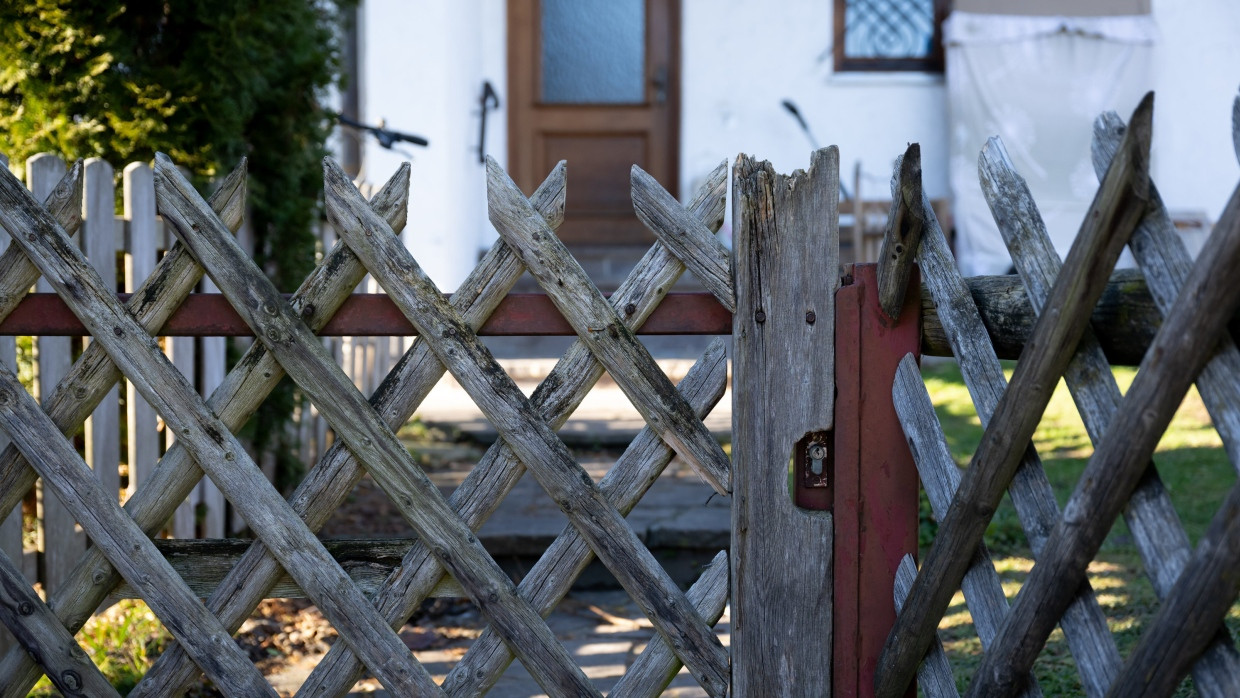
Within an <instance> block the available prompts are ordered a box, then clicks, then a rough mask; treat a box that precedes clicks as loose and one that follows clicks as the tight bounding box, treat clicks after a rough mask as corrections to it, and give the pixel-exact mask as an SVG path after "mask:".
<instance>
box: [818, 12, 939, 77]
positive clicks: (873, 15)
mask: <svg viewBox="0 0 1240 698" xmlns="http://www.w3.org/2000/svg"><path fill="white" fill-rule="evenodd" d="M947 10H948V0H835V38H834V54H835V69H836V70H837V71H919V72H928V73H941V72H943V44H942V40H941V38H942V35H941V33H940V30H939V26H940V24H941V23H942V21H943V18H944V17H945V16H947Z"/></svg>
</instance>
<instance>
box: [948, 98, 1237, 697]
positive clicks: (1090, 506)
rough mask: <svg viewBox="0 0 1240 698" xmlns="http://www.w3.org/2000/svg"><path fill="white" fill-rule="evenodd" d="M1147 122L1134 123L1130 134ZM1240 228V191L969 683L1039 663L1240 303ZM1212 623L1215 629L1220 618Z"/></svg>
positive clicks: (994, 680)
mask: <svg viewBox="0 0 1240 698" xmlns="http://www.w3.org/2000/svg"><path fill="white" fill-rule="evenodd" d="M1134 121H1135V118H1134ZM1138 128H1139V127H1133V128H1132V129H1130V131H1129V133H1130V134H1131V132H1132V131H1134V130H1137V129H1138ZM1127 138H1128V136H1126V137H1125V139H1126V140H1127ZM1122 157H1123V150H1121V154H1120V155H1117V156H1116V159H1115V160H1114V161H1113V162H1112V165H1111V170H1110V171H1111V172H1113V171H1114V170H1115V168H1116V164H1117V163H1119V162H1120V160H1121V158H1122ZM1108 177H1109V174H1108ZM1238 228H1240V190H1238V191H1236V192H1235V193H1233V195H1232V198H1231V200H1230V201H1229V202H1228V205H1227V208H1226V210H1224V212H1223V215H1222V216H1221V217H1220V220H1219V223H1218V224H1217V225H1216V226H1215V230H1214V234H1212V235H1211V237H1210V239H1209V241H1208V242H1207V243H1206V246H1205V248H1203V250H1202V252H1201V255H1200V256H1199V257H1198V263H1197V265H1196V266H1195V267H1194V268H1193V271H1192V273H1191V274H1190V275H1189V279H1188V281H1187V283H1186V284H1185V286H1184V289H1183V290H1182V291H1181V293H1180V295H1179V296H1178V297H1177V299H1176V303H1175V305H1174V306H1173V307H1172V311H1171V312H1170V313H1168V315H1167V320H1166V322H1165V323H1164V324H1163V326H1162V328H1161V329H1160V330H1159V333H1158V336H1157V338H1156V339H1155V342H1154V346H1153V347H1151V348H1150V351H1149V352H1148V353H1147V354H1146V359H1145V361H1143V362H1142V364H1141V367H1140V369H1139V370H1138V372H1137V378H1136V379H1134V381H1133V384H1132V386H1131V387H1130V388H1129V389H1128V391H1127V393H1126V394H1125V396H1124V399H1123V402H1122V403H1121V404H1120V408H1119V411H1118V413H1117V414H1116V416H1115V418H1114V419H1113V420H1112V421H1111V424H1110V426H1109V428H1108V429H1107V432H1106V435H1105V437H1104V438H1103V439H1102V441H1101V443H1100V444H1098V446H1097V448H1096V450H1095V451H1094V455H1093V457H1092V458H1091V459H1090V461H1089V464H1088V465H1087V466H1086V468H1085V472H1084V473H1082V475H1081V479H1080V480H1079V482H1078V483H1077V487H1076V490H1075V491H1074V492H1073V494H1072V498H1071V499H1069V501H1068V504H1067V505H1066V506H1065V507H1064V515H1063V518H1062V520H1061V522H1060V523H1059V525H1057V526H1056V527H1055V529H1054V530H1053V531H1052V532H1051V537H1050V539H1049V540H1048V541H1047V544H1046V548H1045V550H1044V552H1043V555H1042V556H1041V557H1040V558H1039V560H1038V564H1037V565H1035V566H1034V568H1033V572H1032V573H1031V574H1030V575H1029V578H1028V579H1027V581H1026V583H1025V586H1024V588H1023V589H1022V590H1021V594H1020V595H1019V596H1018V597H1017V599H1016V603H1015V604H1013V606H1012V611H1011V613H1010V614H1009V616H1008V622H1007V624H1005V626H1004V628H1003V630H1002V631H1001V632H1000V634H999V637H998V638H996V641H995V645H994V649H992V651H991V652H988V653H987V654H986V657H985V658H984V659H983V662H982V665H981V667H980V668H979V670H978V673H977V675H976V676H975V678H974V682H973V685H972V686H970V693H971V694H973V695H987V694H988V693H987V692H988V691H993V690H1002V687H1004V686H1008V685H1011V683H1012V682H1013V681H1016V680H1018V679H1015V678H1014V677H1012V676H1011V672H1013V671H1022V670H1027V669H1028V668H1029V667H1030V666H1031V665H1032V663H1033V659H1034V657H1035V656H1036V655H1037V652H1038V651H1039V650H1040V648H1041V647H1042V645H1043V643H1044V642H1045V640H1046V637H1047V636H1048V635H1049V634H1050V631H1051V629H1052V628H1053V626H1054V619H1055V617H1056V616H1057V614H1058V613H1059V612H1060V610H1061V609H1062V608H1063V606H1064V602H1063V595H1064V594H1063V592H1064V589H1065V588H1068V589H1071V588H1072V587H1071V586H1069V585H1075V584H1078V583H1079V582H1080V580H1082V579H1084V577H1085V570H1086V567H1087V565H1088V564H1089V561H1090V560H1091V559H1092V558H1093V556H1094V554H1096V553H1097V550H1098V546H1099V545H1101V543H1102V539H1103V537H1105V535H1106V533H1107V531H1109V530H1110V527H1111V523H1112V522H1113V521H1114V519H1115V517H1116V516H1117V515H1118V514H1119V512H1120V510H1121V509H1122V508H1123V506H1124V505H1125V503H1126V502H1127V499H1128V495H1129V494H1130V493H1131V492H1132V490H1133V489H1134V488H1135V486H1136V485H1137V483H1138V482H1139V481H1140V478H1141V476H1142V474H1143V473H1144V472H1145V467H1146V465H1147V464H1148V462H1149V458H1150V455H1151V454H1152V453H1153V450H1154V447H1155V446H1156V445H1157V442H1158V440H1159V438H1160V437H1161V435H1162V432H1163V430H1164V429H1165V428H1166V426H1167V423H1168V422H1169V421H1170V418H1171V415H1172V414H1173V413H1174V412H1175V409H1176V408H1177V407H1178V406H1179V404H1180V401H1181V400H1182V399H1183V396H1184V393H1185V391H1186V390H1187V389H1188V386H1189V385H1190V384H1191V382H1192V380H1193V378H1194V376H1196V375H1197V373H1198V372H1199V371H1200V370H1201V368H1202V366H1204V365H1205V362H1206V361H1207V360H1208V359H1209V357H1210V355H1211V354H1212V353H1213V349H1214V346H1215V343H1216V341H1217V337H1218V335H1219V333H1220V332H1221V331H1222V330H1223V328H1224V327H1225V326H1226V321H1227V319H1228V318H1229V317H1230V316H1231V314H1232V313H1233V312H1235V310H1236V309H1237V307H1240V294H1236V293H1235V291H1234V289H1233V288H1231V286H1230V285H1229V284H1222V283H1218V282H1219V280H1221V279H1224V278H1227V275H1228V273H1229V271H1228V270H1229V269H1234V265H1235V264H1236V263H1237V261H1240V234H1237V233H1238V232H1240V231H1238V230H1237V229H1238ZM1065 266H1066V265H1065ZM1048 305H1049V303H1048ZM1218 621H1221V617H1220V618H1219V619H1218ZM1210 628H1211V629H1210V633H1211V636H1212V635H1213V631H1214V629H1216V628H1217V623H1216V624H1215V625H1214V626H1210Z"/></svg>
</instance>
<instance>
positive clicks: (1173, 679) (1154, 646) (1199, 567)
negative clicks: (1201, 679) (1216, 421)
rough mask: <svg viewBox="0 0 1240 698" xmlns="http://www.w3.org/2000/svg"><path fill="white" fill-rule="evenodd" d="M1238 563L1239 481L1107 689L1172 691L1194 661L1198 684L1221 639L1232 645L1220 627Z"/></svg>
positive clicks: (1238, 580) (1238, 588) (1237, 587)
mask: <svg viewBox="0 0 1240 698" xmlns="http://www.w3.org/2000/svg"><path fill="white" fill-rule="evenodd" d="M1238 569H1240V487H1235V486H1233V487H1232V489H1231V491H1230V492H1229V493H1228V494H1227V498H1226V499H1224V500H1223V503H1222V505H1221V506H1220V507H1219V509H1218V511H1217V512H1216V513H1215V514H1214V518H1213V519H1212V520H1211V521H1210V527H1209V528H1208V529H1207V530H1206V534H1205V535H1204V536H1203V537H1202V538H1201V540H1200V541H1199V542H1198V544H1197V548H1196V550H1195V551H1194V552H1193V556H1192V557H1191V558H1190V559H1189V561H1188V564H1186V565H1185V566H1184V572H1183V573H1182V574H1181V575H1180V578H1179V580H1177V581H1176V583H1175V585H1174V586H1173V587H1172V588H1171V590H1170V591H1169V592H1168V594H1167V598H1166V600H1165V601H1164V602H1163V604H1162V605H1161V606H1160V607H1159V609H1158V615H1156V616H1155V617H1154V620H1153V622H1151V623H1148V624H1146V626H1145V627H1144V629H1143V630H1144V632H1143V633H1142V635H1141V641H1140V642H1139V643H1138V644H1137V647H1136V649H1135V650H1133V652H1132V654H1131V655H1129V657H1128V660H1127V661H1126V662H1125V663H1124V667H1123V670H1122V671H1121V672H1120V675H1119V676H1118V677H1117V678H1116V679H1115V683H1114V684H1113V685H1112V686H1111V691H1110V693H1109V694H1108V695H1110V696H1115V697H1122V696H1132V695H1142V696H1169V695H1171V694H1172V693H1173V692H1174V691H1175V690H1176V688H1178V687H1179V685H1180V683H1181V682H1182V681H1183V678H1184V674H1186V673H1187V672H1188V670H1189V668H1190V665H1191V668H1192V671H1193V677H1194V678H1193V683H1194V685H1196V676H1197V672H1198V671H1199V669H1200V667H1201V665H1202V662H1203V661H1205V660H1207V658H1209V657H1210V656H1211V655H1214V654H1215V653H1216V652H1217V650H1216V649H1215V648H1216V647H1217V646H1218V645H1219V644H1220V643H1223V642H1225V643H1227V644H1228V645H1229V646H1230V641H1231V638H1230V637H1229V636H1227V635H1224V634H1222V633H1219V632H1218V629H1219V627H1220V624H1221V623H1222V621H1223V619H1224V618H1225V617H1226V615H1227V613H1228V612H1229V611H1230V609H1231V607H1232V604H1233V603H1234V602H1235V599H1236V594H1237V592H1240V574H1238V573H1237V570H1238ZM1224 627H1225V626H1224ZM1199 655H1200V657H1199ZM1219 695H1227V694H1222V693H1220V694H1219ZM1231 695H1235V694H1234V693H1233V694H1231Z"/></svg>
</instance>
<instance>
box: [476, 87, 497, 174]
mask: <svg viewBox="0 0 1240 698" xmlns="http://www.w3.org/2000/svg"><path fill="white" fill-rule="evenodd" d="M478 106H479V109H480V111H479V114H480V115H481V117H482V118H481V119H480V122H479V124H478V162H479V163H485V162H486V161H487V147H486V146H487V112H490V111H496V110H498V109H499V95H498V94H496V93H495V88H494V87H493V86H492V85H491V81H490V80H483V81H482V95H481V96H480V97H479V98H478Z"/></svg>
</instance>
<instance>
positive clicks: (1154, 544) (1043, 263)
mask: <svg viewBox="0 0 1240 698" xmlns="http://www.w3.org/2000/svg"><path fill="white" fill-rule="evenodd" d="M978 173H979V175H980V178H981V183H982V193H983V194H984V195H985V196H986V200H987V203H988V204H989V205H990V209H991V211H992V212H993V214H994V218H995V222H996V223H997V224H998V226H999V231H1000V233H1001V234H1002V235H1003V239H1004V241H1005V243H1006V244H1007V246H1008V250H1009V251H1010V252H1011V256H1012V260H1013V262H1015V264H1016V268H1017V270H1018V271H1019V272H1020V275H1021V278H1022V280H1023V281H1024V284H1025V289H1026V291H1027V292H1028V296H1029V300H1030V302H1031V304H1032V306H1033V308H1034V312H1037V313H1041V312H1042V311H1043V310H1044V308H1043V305H1044V303H1045V302H1046V297H1047V295H1048V294H1049V293H1050V288H1051V285H1052V284H1053V283H1054V280H1055V276H1056V275H1057V274H1058V273H1059V267H1060V262H1059V255H1058V254H1057V253H1056V252H1055V248H1054V246H1053V245H1052V244H1051V240H1050V236H1049V235H1048V234H1047V232H1046V227H1045V225H1044V224H1043V222H1042V216H1041V214H1040V213H1039V212H1038V208H1037V204H1036V203H1035V202H1034V201H1033V195H1032V194H1031V193H1030V192H1029V188H1028V187H1027V186H1026V185H1025V181H1024V178H1022V177H1021V176H1020V175H1019V174H1018V173H1017V172H1016V170H1015V167H1014V166H1013V165H1012V162H1011V160H1010V159H1009V158H1008V156H1007V151H1006V150H1005V149H1004V147H1003V143H1002V142H1001V141H999V139H998V138H991V139H990V140H989V141H988V142H987V144H986V146H985V147H984V148H983V149H982V154H981V158H980V160H979V162H978ZM1150 193H1151V200H1152V201H1153V200H1154V196H1155V195H1156V192H1155V190H1154V188H1153V183H1151V185H1150ZM1156 213H1157V210H1156V208H1152V209H1151V214H1150V215H1156ZM1147 218H1148V217H1147ZM1145 228H1146V226H1144V225H1142V226H1138V228H1137V230H1136V231H1134V232H1133V241H1132V244H1131V247H1132V248H1133V249H1134V250H1140V251H1141V257H1142V258H1145V259H1148V258H1149V257H1158V256H1161V255H1155V254H1152V253H1151V252H1150V251H1149V248H1148V246H1147V244H1146V243H1149V242H1150V240H1149V238H1148V235H1147V236H1144V237H1141V238H1138V235H1139V234H1142V233H1145ZM1164 246H1166V247H1170V245H1169V244H1167V245H1164ZM1180 251H1181V253H1182V254H1183V255H1184V258H1185V259H1186V258H1187V253H1185V252H1184V251H1183V246H1182V245H1181V246H1180ZM1138 261H1141V260H1138ZM1159 266H1162V265H1159ZM1154 276H1159V275H1157V274H1155V275H1154ZM1223 341H1224V343H1225V344H1226V345H1228V346H1229V347H1230V348H1231V350H1232V352H1233V354H1235V351H1236V350H1235V344H1234V343H1232V341H1231V340H1230V339H1229V338H1225V339H1224V340H1223ZM1235 358H1236V360H1240V354H1236V355H1235ZM1218 360H1219V362H1220V363H1221V362H1222V361H1224V360H1225V359H1224V358H1223V357H1219V359H1218ZM1064 380H1065V382H1066V383H1067V385H1068V389H1069V390H1070V391H1071V392H1072V396H1073V398H1075V400H1076V404H1077V409H1078V410H1079V412H1080V415H1081V419H1082V420H1083V421H1084V424H1085V428H1086V431H1087V432H1088V434H1089V438H1090V440H1091V441H1092V442H1093V443H1094V444H1098V443H1099V442H1100V441H1102V438H1103V435H1104V434H1105V433H1106V428H1107V424H1109V423H1110V421H1111V420H1112V419H1113V418H1114V416H1115V412H1116V411H1117V410H1118V409H1119V403H1120V399H1121V398H1122V397H1123V396H1122V394H1121V393H1120V390H1119V386H1118V385H1117V384H1116V383H1115V378H1114V376H1113V375H1112V373H1111V369H1110V365H1109V364H1108V363H1107V359H1106V356H1104V355H1103V353H1102V347H1101V345H1099V343H1098V339H1097V337H1095V336H1094V334H1093V332H1092V331H1090V330H1086V332H1085V334H1084V336H1082V337H1081V342H1080V344H1079V345H1078V346H1077V350H1076V356H1074V357H1073V359H1072V361H1071V362H1070V363H1069V364H1068V368H1067V370H1066V371H1065V372H1064ZM1200 380H1202V379H1200V378H1199V381H1200ZM1233 380H1234V378H1233ZM1232 387H1234V386H1232ZM1230 392H1232V395H1233V398H1234V397H1240V393H1237V392H1234V391H1230ZM1233 402H1234V400H1233ZM1224 432H1226V434H1225V435H1224V436H1223V438H1224V439H1225V440H1227V441H1229V442H1232V445H1236V444H1235V443H1234V441H1233V440H1232V438H1231V437H1232V436H1236V435H1237V434H1236V433H1235V432H1230V431H1229V430H1227V427H1226V425H1225V426H1223V428H1221V429H1220V434H1224ZM1124 521H1125V522H1126V523H1127V524H1128V530H1129V532H1130V533H1132V536H1133V541H1134V542H1135V543H1136V546H1137V550H1138V551H1139V552H1140V553H1141V559H1142V561H1143V562H1144V563H1145V568H1146V570H1147V573H1148V575H1149V577H1150V581H1151V582H1152V583H1153V586H1154V591H1155V593H1156V594H1157V595H1158V597H1159V598H1160V599H1164V598H1166V594H1167V592H1168V591H1170V589H1171V585H1172V584H1173V583H1174V581H1175V579H1176V578H1177V577H1179V575H1180V571H1181V570H1182V569H1183V566H1184V562H1185V560H1187V559H1188V556H1189V554H1190V551H1191V548H1190V546H1189V540H1188V535H1187V534H1186V533H1185V532H1184V529H1183V527H1182V526H1181V525H1180V519H1179V515H1178V514H1176V511H1175V506H1174V505H1173V504H1172V502H1171V497H1170V496H1169V495H1168V494H1167V490H1166V488H1165V487H1164V486H1163V483H1162V479H1161V478H1160V477H1159V475H1158V471H1157V470H1156V469H1155V467H1154V464H1153V463H1150V464H1149V466H1148V470H1147V472H1146V473H1145V475H1143V476H1142V478H1141V483H1140V485H1139V486H1138V487H1137V489H1136V490H1135V491H1134V492H1133V496H1132V497H1131V498H1130V501H1129V503H1128V506H1127V507H1126V508H1125V509H1124ZM1218 630H1220V631H1221V632H1220V637H1219V642H1218V647H1217V651H1216V652H1215V653H1213V655H1212V656H1210V657H1207V658H1205V661H1204V662H1202V663H1200V665H1199V666H1198V667H1197V670H1196V671H1195V672H1194V677H1195V678H1199V679H1200V680H1195V681H1194V684H1195V685H1196V687H1197V689H1198V691H1200V692H1201V693H1202V695H1207V696H1234V695H1238V694H1240V657H1238V656H1237V654H1236V651H1235V649H1234V647H1232V643H1231V637H1230V634H1229V633H1227V631H1226V629H1225V628H1219V629H1218ZM1229 650H1230V651H1229Z"/></svg>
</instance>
